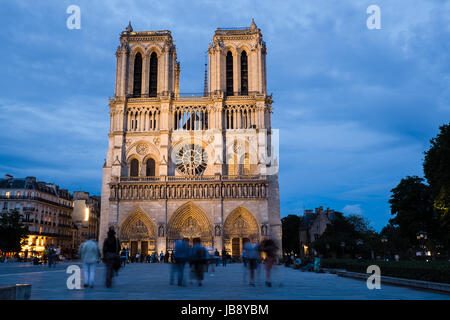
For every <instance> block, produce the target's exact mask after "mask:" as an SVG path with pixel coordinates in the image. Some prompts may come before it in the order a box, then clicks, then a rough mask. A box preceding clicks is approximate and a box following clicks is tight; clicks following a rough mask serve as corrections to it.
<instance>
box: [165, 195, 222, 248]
mask: <svg viewBox="0 0 450 320" xmlns="http://www.w3.org/2000/svg"><path fill="white" fill-rule="evenodd" d="M167 236H168V248H169V250H171V249H173V248H174V245H175V241H176V240H182V239H186V240H188V241H189V244H190V245H193V244H194V243H196V242H198V241H199V242H200V243H201V244H202V245H203V246H207V247H212V246H213V233H212V226H211V222H210V221H209V218H208V216H207V215H206V213H205V212H204V211H203V210H202V209H201V208H200V207H199V206H197V205H195V204H193V203H192V202H188V203H185V204H183V205H182V206H181V207H179V208H178V209H177V210H176V211H175V212H174V213H173V214H172V216H171V217H170V220H169V223H168V230H167Z"/></svg>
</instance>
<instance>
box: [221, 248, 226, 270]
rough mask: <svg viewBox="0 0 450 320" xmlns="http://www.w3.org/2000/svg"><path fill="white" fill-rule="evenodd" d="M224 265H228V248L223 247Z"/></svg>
mask: <svg viewBox="0 0 450 320" xmlns="http://www.w3.org/2000/svg"><path fill="white" fill-rule="evenodd" d="M222 266H224V267H226V266H227V250H225V248H223V249H222Z"/></svg>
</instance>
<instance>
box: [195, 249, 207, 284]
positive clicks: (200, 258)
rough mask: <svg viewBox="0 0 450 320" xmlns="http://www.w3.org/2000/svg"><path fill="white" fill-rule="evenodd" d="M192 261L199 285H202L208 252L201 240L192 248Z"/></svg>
mask: <svg viewBox="0 0 450 320" xmlns="http://www.w3.org/2000/svg"><path fill="white" fill-rule="evenodd" d="M192 261H193V265H194V272H195V277H196V279H197V284H198V286H199V287H200V286H202V281H203V273H204V271H205V263H206V261H207V253H206V249H205V247H203V246H202V245H201V243H200V241H196V242H195V244H194V246H193V248H192Z"/></svg>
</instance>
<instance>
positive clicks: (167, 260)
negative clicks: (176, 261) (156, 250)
mask: <svg viewBox="0 0 450 320" xmlns="http://www.w3.org/2000/svg"><path fill="white" fill-rule="evenodd" d="M164 263H169V251H167V250H166V254H165V255H164Z"/></svg>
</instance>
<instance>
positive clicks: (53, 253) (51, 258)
mask: <svg viewBox="0 0 450 320" xmlns="http://www.w3.org/2000/svg"><path fill="white" fill-rule="evenodd" d="M55 260H56V250H55V248H53V246H51V247H50V249H49V250H48V267H49V268H51V267H52V265H53V266H54V267H56V264H55Z"/></svg>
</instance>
